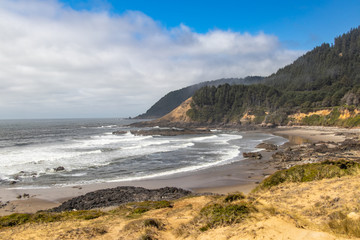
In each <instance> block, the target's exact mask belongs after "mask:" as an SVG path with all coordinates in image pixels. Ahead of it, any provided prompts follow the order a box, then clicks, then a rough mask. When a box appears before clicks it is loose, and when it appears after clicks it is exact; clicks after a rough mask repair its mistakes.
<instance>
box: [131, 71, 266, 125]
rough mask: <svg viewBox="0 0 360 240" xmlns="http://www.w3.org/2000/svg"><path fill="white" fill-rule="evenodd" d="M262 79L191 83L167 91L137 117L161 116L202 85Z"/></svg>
mask: <svg viewBox="0 0 360 240" xmlns="http://www.w3.org/2000/svg"><path fill="white" fill-rule="evenodd" d="M262 80H263V77H246V78H223V79H219V80H214V81H207V82H202V83H199V84H195V85H191V86H188V87H185V88H182V89H179V90H176V91H172V92H169V93H168V94H166V95H165V96H164V97H162V98H161V99H160V100H159V101H157V102H156V103H155V104H154V105H153V106H152V107H151V108H150V109H149V110H147V111H146V113H144V114H141V115H139V116H138V117H137V118H143V119H145V118H159V117H162V116H164V115H166V114H168V113H169V112H171V111H172V110H173V109H175V108H176V107H178V106H179V105H180V104H181V103H182V102H184V101H185V100H186V99H188V98H189V97H191V96H192V95H194V93H195V92H196V91H197V90H199V89H200V88H202V87H204V86H219V85H221V84H230V85H234V84H244V85H248V84H254V83H259V82H261V81H262Z"/></svg>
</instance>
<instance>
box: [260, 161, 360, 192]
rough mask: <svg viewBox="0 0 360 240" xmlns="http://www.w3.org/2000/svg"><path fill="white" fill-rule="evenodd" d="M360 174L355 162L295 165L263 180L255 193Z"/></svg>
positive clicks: (359, 168) (359, 166)
mask: <svg viewBox="0 0 360 240" xmlns="http://www.w3.org/2000/svg"><path fill="white" fill-rule="evenodd" d="M359 173H360V164H359V163H358V162H355V161H348V160H337V161H323V162H319V163H311V164H304V165H297V166H294V167H291V168H289V169H285V170H280V171H277V172H275V173H274V174H272V175H271V176H269V177H268V178H266V179H264V180H263V181H262V182H261V183H260V184H259V186H257V187H256V189H255V191H257V190H260V189H267V188H271V187H273V186H277V185H279V184H281V183H288V182H311V181H316V180H322V179H324V178H335V177H343V176H346V175H356V174H359Z"/></svg>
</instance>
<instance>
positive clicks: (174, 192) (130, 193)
mask: <svg viewBox="0 0 360 240" xmlns="http://www.w3.org/2000/svg"><path fill="white" fill-rule="evenodd" d="M190 194H192V193H191V192H190V191H187V190H184V189H181V188H175V187H165V188H160V189H146V188H142V187H116V188H110V189H102V190H98V191H95V192H90V193H87V194H85V195H82V196H79V197H75V198H73V199H70V200H68V201H66V202H64V203H63V204H61V205H60V206H59V207H56V208H53V209H52V211H54V212H61V211H72V210H73V209H76V210H88V209H93V208H101V207H109V206H117V205H120V204H124V203H129V202H142V201H161V200H175V199H178V198H181V197H185V196H188V195H190Z"/></svg>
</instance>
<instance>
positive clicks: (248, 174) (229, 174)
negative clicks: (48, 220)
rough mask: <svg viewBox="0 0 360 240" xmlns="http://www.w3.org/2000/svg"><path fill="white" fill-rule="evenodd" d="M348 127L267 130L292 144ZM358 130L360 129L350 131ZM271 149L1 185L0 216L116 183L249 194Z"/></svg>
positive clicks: (266, 171) (267, 167) (264, 172)
mask: <svg viewBox="0 0 360 240" xmlns="http://www.w3.org/2000/svg"><path fill="white" fill-rule="evenodd" d="M344 131H348V129H346V130H344V129H339V128H322V127H315V128H314V127H309V128H307V127H300V128H299V127H286V128H276V129H273V130H267V132H270V133H272V134H274V135H279V136H283V137H286V138H288V139H289V140H290V142H291V144H301V143H304V142H309V141H310V142H318V141H334V142H341V141H343V140H345V138H346V137H345V136H344V135H338V133H340V132H344ZM351 131H354V132H355V133H359V132H360V129H355V130H351ZM273 153H274V151H270V152H267V151H262V152H261V154H262V156H263V158H262V159H260V160H254V159H245V160H242V161H239V162H235V163H232V164H228V165H223V166H217V167H213V168H208V169H204V170H200V171H196V172H188V173H181V174H176V175H172V176H166V177H159V178H152V179H146V180H139V181H131V182H112V183H98V184H90V185H81V186H80V185H79V186H73V187H59V188H43V189H17V188H16V186H14V188H12V189H9V188H2V189H0V190H1V194H0V201H1V202H2V203H5V202H7V201H10V202H9V203H8V204H7V205H6V206H4V207H2V208H0V215H8V214H11V213H14V212H19V213H23V212H29V213H31V212H36V211H38V210H45V209H49V208H52V207H56V206H58V205H60V204H61V203H62V202H64V201H65V200H68V199H70V198H73V197H76V196H79V195H82V194H85V193H87V192H91V191H95V190H99V189H104V188H113V187H117V186H136V187H145V188H149V189H154V188H161V187H166V186H171V187H180V188H184V189H189V190H192V191H194V192H201V193H203V192H212V193H219V194H227V193H229V192H236V191H239V192H244V193H249V192H250V191H251V190H252V189H253V188H254V187H255V186H256V185H257V184H258V183H259V182H260V181H262V180H263V179H264V178H265V177H266V176H268V175H270V174H272V173H274V172H275V171H276V169H275V168H274V167H273V166H272V164H271V163H272V161H271V155H272V154H273ZM24 193H26V194H29V196H30V197H29V198H25V199H24V198H22V199H20V200H19V199H17V196H19V195H23V194H24Z"/></svg>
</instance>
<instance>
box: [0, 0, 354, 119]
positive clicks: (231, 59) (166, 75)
mask: <svg viewBox="0 0 360 240" xmlns="http://www.w3.org/2000/svg"><path fill="white" fill-rule="evenodd" d="M170 2H171V3H174V2H175V3H178V2H181V3H182V5H179V4H178V5H176V4H175V5H171V4H169V3H170ZM174 2H173V1H162V0H159V1H155V0H154V1H139V0H133V1H105V0H104V1H102V0H91V1H89V0H88V1H74V0H71V1H69V0H68V1H60V0H1V1H0V118H2V119H9V118H10V119H11V118H73V117H128V116H136V115H138V114H140V113H143V112H145V111H146V110H147V109H148V108H149V107H150V106H151V105H152V104H154V103H155V102H156V101H157V100H158V99H159V98H161V97H162V96H163V95H165V94H166V93H167V92H169V91H172V90H176V89H179V88H182V87H185V86H188V85H191V84H195V83H199V82H202V81H208V80H214V79H219V78H228V77H245V76H248V75H262V76H266V75H269V74H271V73H273V72H275V71H276V70H277V69H278V68H280V67H283V66H285V65H286V64H289V63H291V62H292V61H293V60H295V59H296V58H297V57H298V56H300V55H302V54H303V53H305V52H306V51H307V50H311V49H312V48H313V47H315V46H316V45H318V44H319V43H321V42H330V41H332V39H333V37H335V36H337V35H339V34H341V33H343V32H346V31H348V30H350V28H351V27H356V26H357V24H359V23H360V18H359V17H358V15H359V14H358V12H360V8H359V6H358V5H359V4H356V1H354V3H352V4H353V5H354V6H351V4H350V6H349V7H348V8H347V9H348V10H349V11H350V12H347V15H346V16H347V17H346V18H345V17H344V16H345V15H344V14H345V13H342V12H341V13H340V15H337V16H334V15H333V12H331V11H330V10H331V9H332V10H333V11H339V8H336V7H337V5H336V4H335V3H336V1H334V2H332V1H318V2H319V3H318V5H316V4H312V5H311V4H310V3H311V2H310V1H309V5H306V1H304V2H305V5H303V6H293V5H291V6H290V5H289V6H284V5H281V6H282V8H280V9H281V11H280V10H279V7H276V6H272V7H273V8H274V9H276V11H275V10H274V12H272V15H271V14H269V13H268V14H264V13H261V12H258V11H263V10H258V9H257V8H256V7H255V6H251V5H239V2H241V1H230V0H229V1H226V0H224V1H211V0H208V1H196V2H197V4H194V5H193V6H192V5H190V3H191V2H190V1H174ZM313 2H317V1H313ZM342 2H344V1H342ZM345 2H346V1H345ZM349 2H351V1H349ZM187 3H188V5H186V4H187ZM199 3H202V4H199ZM206 3H207V4H206ZM215 3H216V4H215ZM219 4H221V5H219ZM234 4H235V5H234ZM264 4H265V3H264ZM174 6H175V7H174ZM283 8H286V9H283ZM262 9H264V8H262ZM265 9H267V10H268V12H271V10H272V9H271V8H270V6H267V8H265ZM236 10H237V11H236ZM250 10H251V11H252V12H250V13H249V11H250ZM325 10H326V11H325ZM341 11H342V10H341ZM344 11H345V9H344ZM242 13H243V14H242ZM316 13H318V14H321V13H322V14H324V13H327V14H328V15H326V16H324V15H322V16H317V14H316ZM353 13H354V16H353V17H351V16H352V14H353ZM355 13H356V14H355ZM341 14H343V15H341ZM292 16H293V18H291V17H292ZM327 16H328V17H329V19H331V20H329V21H330V22H334V26H333V27H332V28H331V30H330V26H329V25H328V24H329V21H325V20H324V18H325V19H326V17H327ZM330 16H332V17H331V18H330ZM349 16H350V17H349ZM316 17H317V18H316ZM334 18H335V19H339V22H336V21H334ZM356 18H357V19H356ZM315 19H319V20H317V21H315ZM344 19H347V22H346V24H345V23H343V22H342V21H344ZM310 21H314V22H313V24H308V22H310ZM335 22H336V24H335ZM324 29H325V30H324ZM327 29H328V30H327ZM331 34H332V35H331ZM300 36H301V37H300Z"/></svg>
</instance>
